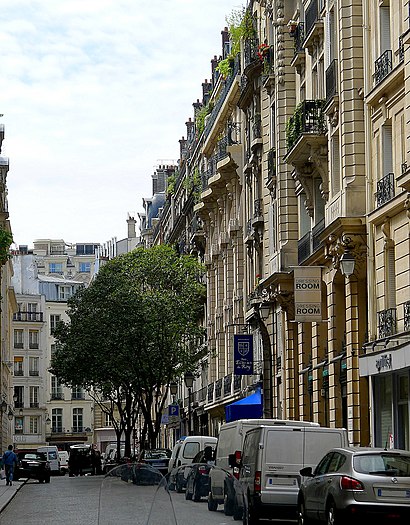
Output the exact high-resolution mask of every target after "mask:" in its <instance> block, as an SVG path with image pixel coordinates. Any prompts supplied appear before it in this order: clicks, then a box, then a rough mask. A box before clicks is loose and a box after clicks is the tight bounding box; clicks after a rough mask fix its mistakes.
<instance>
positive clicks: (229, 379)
mask: <svg viewBox="0 0 410 525" xmlns="http://www.w3.org/2000/svg"><path fill="white" fill-rule="evenodd" d="M231 385H232V374H229V375H227V376H225V377H224V396H229V395H230V393H231Z"/></svg>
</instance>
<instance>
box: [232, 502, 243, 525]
mask: <svg viewBox="0 0 410 525" xmlns="http://www.w3.org/2000/svg"><path fill="white" fill-rule="evenodd" d="M233 519H234V520H235V521H238V520H241V519H243V509H242V507H239V505H238V504H237V503H236V501H235V503H234V506H233Z"/></svg>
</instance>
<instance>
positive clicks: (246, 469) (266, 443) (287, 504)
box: [237, 421, 349, 525]
mask: <svg viewBox="0 0 410 525" xmlns="http://www.w3.org/2000/svg"><path fill="white" fill-rule="evenodd" d="M348 445H349V442H348V436H347V431H346V429H344V428H327V427H320V426H316V425H311V426H309V425H301V424H300V422H298V421H294V422H291V421H288V422H287V423H286V424H278V425H271V426H265V425H260V426H258V427H256V428H254V429H252V430H249V431H248V432H247V433H246V437H245V441H244V444H243V454H242V463H241V469H240V474H239V491H238V490H237V498H239V499H240V500H242V506H243V522H244V523H245V524H247V525H251V524H257V523H259V520H260V519H261V518H268V519H269V518H270V517H272V516H274V517H275V518H276V519H291V520H296V519H297V510H298V493H299V487H300V484H301V476H300V473H299V471H300V470H301V468H303V467H309V466H310V467H314V466H315V465H316V464H317V462H318V461H319V459H320V458H321V457H322V456H323V453H324V452H326V451H328V450H331V449H332V448H333V447H347V446H348Z"/></svg>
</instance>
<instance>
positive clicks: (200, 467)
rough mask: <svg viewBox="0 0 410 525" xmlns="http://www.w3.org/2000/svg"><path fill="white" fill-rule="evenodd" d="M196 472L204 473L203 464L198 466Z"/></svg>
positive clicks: (204, 467)
mask: <svg viewBox="0 0 410 525" xmlns="http://www.w3.org/2000/svg"><path fill="white" fill-rule="evenodd" d="M198 472H199V473H200V474H206V466H205V465H201V466H199V467H198Z"/></svg>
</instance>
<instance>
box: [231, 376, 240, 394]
mask: <svg viewBox="0 0 410 525" xmlns="http://www.w3.org/2000/svg"><path fill="white" fill-rule="evenodd" d="M241 387H242V376H236V375H235V376H233V391H234V392H239V390H240V389H241Z"/></svg>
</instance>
